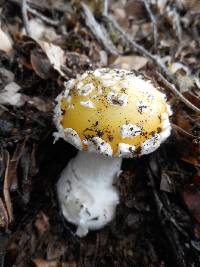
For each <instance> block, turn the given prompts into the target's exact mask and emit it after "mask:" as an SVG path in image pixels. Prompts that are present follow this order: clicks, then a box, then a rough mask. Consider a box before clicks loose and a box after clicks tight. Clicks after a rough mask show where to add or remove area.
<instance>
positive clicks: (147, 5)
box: [142, 0, 158, 51]
mask: <svg viewBox="0 0 200 267" xmlns="http://www.w3.org/2000/svg"><path fill="white" fill-rule="evenodd" d="M142 1H143V3H144V5H145V8H146V10H147V12H148V14H149V17H150V19H151V22H152V24H153V38H154V50H155V51H156V49H157V44H158V27H157V21H156V18H155V16H154V14H153V13H152V11H151V8H150V5H149V2H148V0H142Z"/></svg>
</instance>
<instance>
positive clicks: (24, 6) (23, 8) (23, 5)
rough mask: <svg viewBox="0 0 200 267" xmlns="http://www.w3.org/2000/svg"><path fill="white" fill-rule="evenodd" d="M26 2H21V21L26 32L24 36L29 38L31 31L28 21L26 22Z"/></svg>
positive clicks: (23, 0) (24, 0)
mask: <svg viewBox="0 0 200 267" xmlns="http://www.w3.org/2000/svg"><path fill="white" fill-rule="evenodd" d="M26 1H27V0H22V7H21V8H22V17H23V21H24V28H25V31H26V34H27V35H29V36H31V30H30V26H29V21H28V15H27V11H28V5H27V2H26Z"/></svg>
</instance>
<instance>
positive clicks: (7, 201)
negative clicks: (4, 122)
mask: <svg viewBox="0 0 200 267" xmlns="http://www.w3.org/2000/svg"><path fill="white" fill-rule="evenodd" d="M4 155H5V164H6V167H5V174H4V183H3V196H4V201H5V205H6V210H7V212H8V221H9V223H10V222H12V220H13V208H12V202H11V198H10V183H11V181H10V180H9V178H10V177H9V175H8V172H9V164H10V154H9V152H8V151H5V152H4Z"/></svg>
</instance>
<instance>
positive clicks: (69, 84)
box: [64, 79, 76, 91]
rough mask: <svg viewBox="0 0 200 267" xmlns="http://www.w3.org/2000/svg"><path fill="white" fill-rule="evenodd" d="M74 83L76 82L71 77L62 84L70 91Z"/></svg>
mask: <svg viewBox="0 0 200 267" xmlns="http://www.w3.org/2000/svg"><path fill="white" fill-rule="evenodd" d="M75 83H76V80H75V79H71V80H69V81H67V82H64V86H65V88H66V90H68V91H70V90H71V89H73V88H74V85H75Z"/></svg>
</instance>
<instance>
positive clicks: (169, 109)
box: [167, 104, 173, 116]
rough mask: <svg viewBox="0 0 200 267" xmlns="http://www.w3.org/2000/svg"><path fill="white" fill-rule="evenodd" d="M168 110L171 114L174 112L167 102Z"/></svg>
mask: <svg viewBox="0 0 200 267" xmlns="http://www.w3.org/2000/svg"><path fill="white" fill-rule="evenodd" d="M167 112H168V115H169V116H171V115H172V114H173V111H172V108H171V106H170V105H169V104H167Z"/></svg>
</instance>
